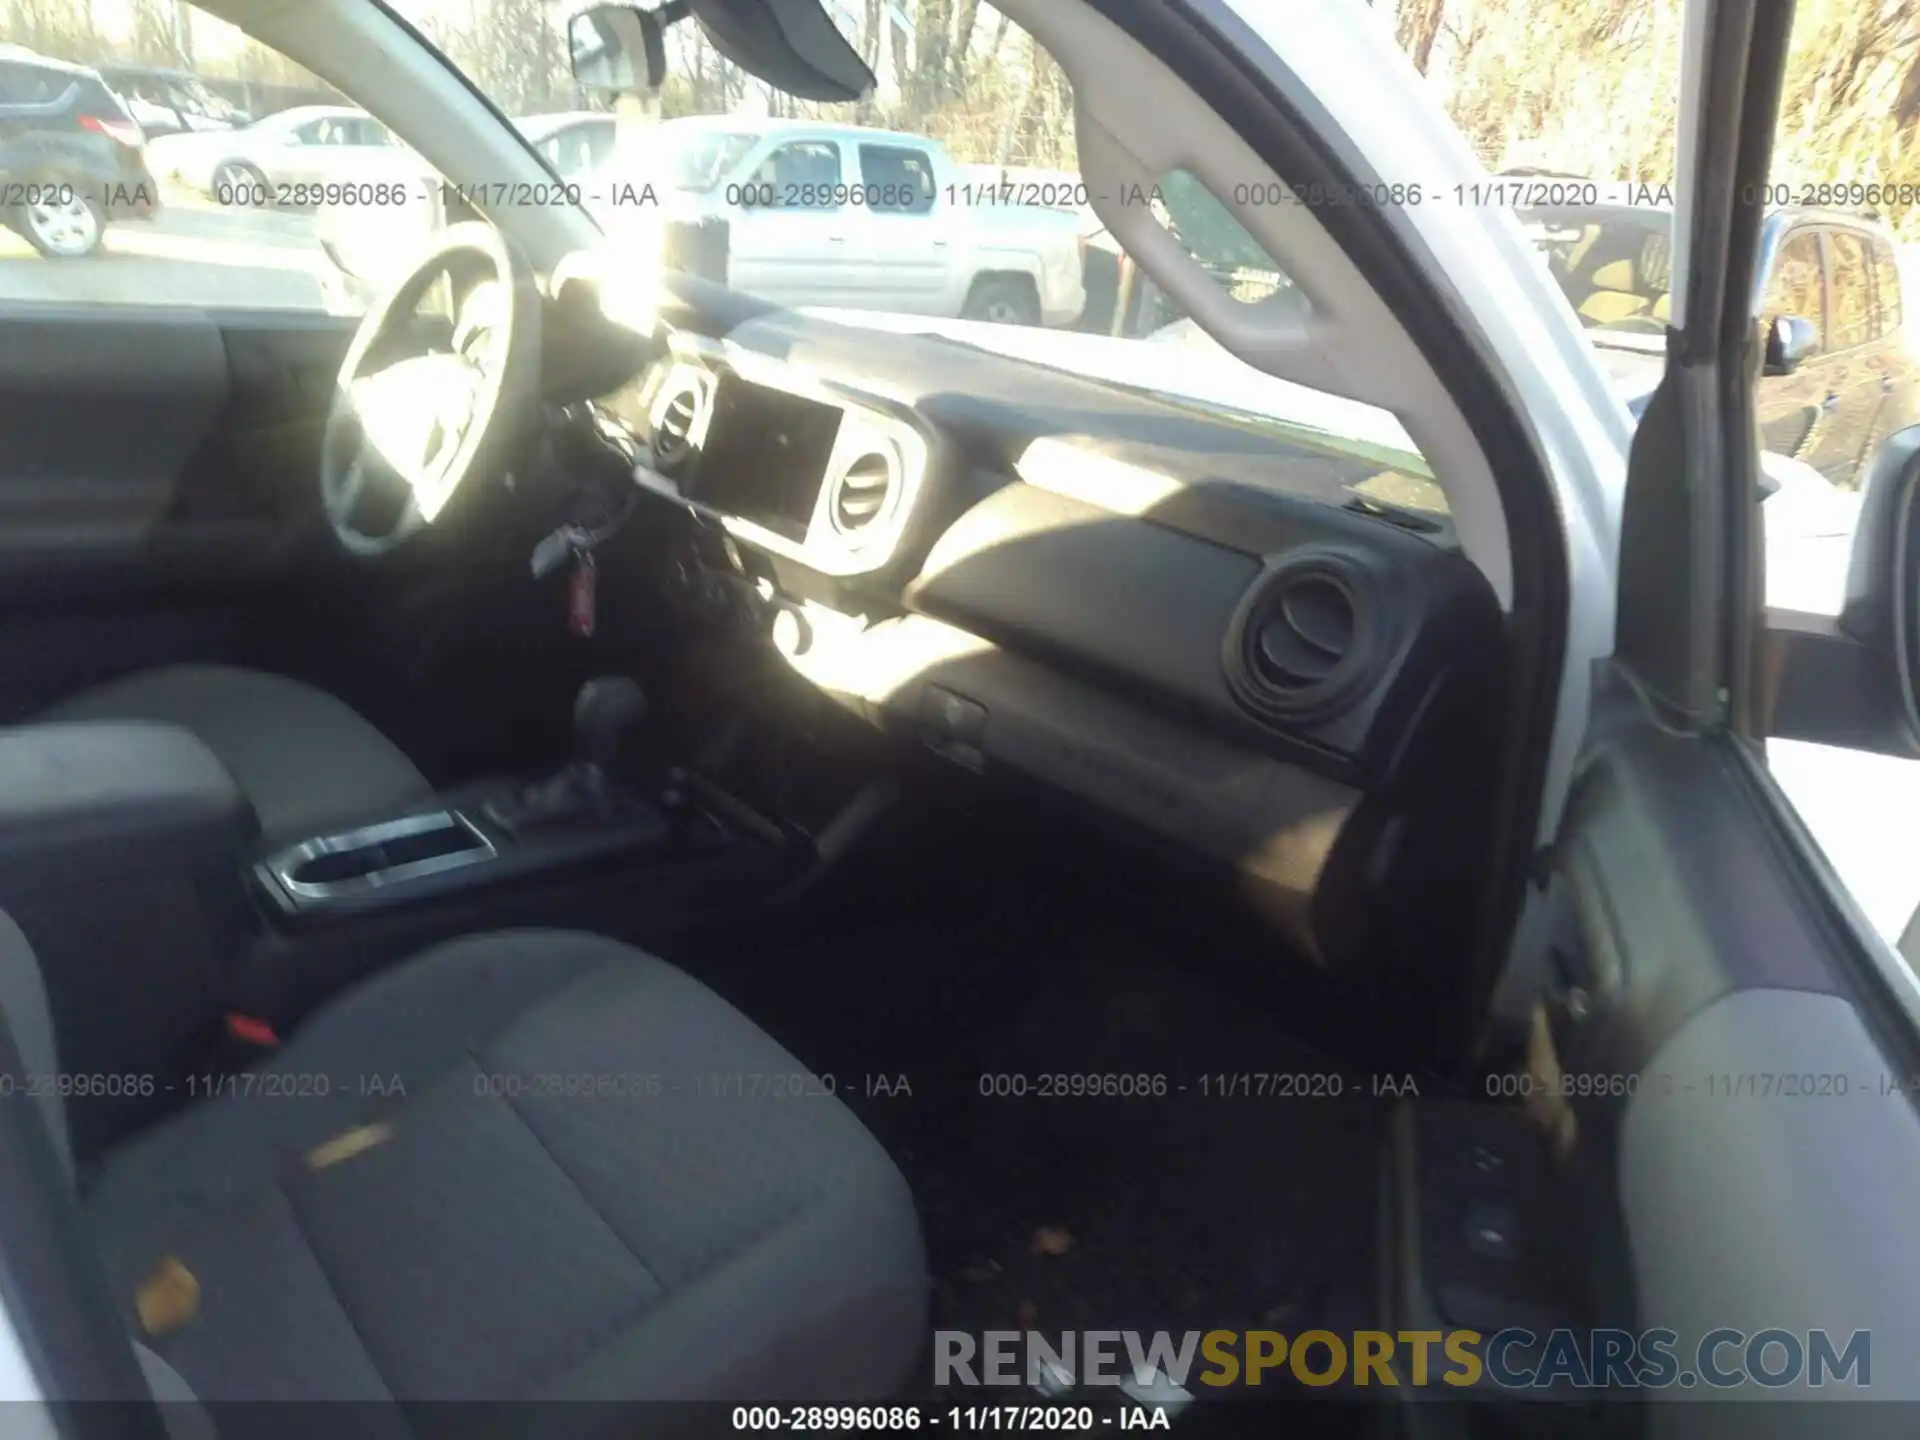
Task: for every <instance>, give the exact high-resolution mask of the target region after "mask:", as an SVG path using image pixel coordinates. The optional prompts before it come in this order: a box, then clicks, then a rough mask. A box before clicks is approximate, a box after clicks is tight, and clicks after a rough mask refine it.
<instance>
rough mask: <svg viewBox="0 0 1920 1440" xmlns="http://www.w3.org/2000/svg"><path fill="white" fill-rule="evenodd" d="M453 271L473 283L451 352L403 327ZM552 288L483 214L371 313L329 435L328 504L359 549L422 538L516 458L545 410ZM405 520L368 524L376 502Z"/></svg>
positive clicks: (324, 453)
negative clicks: (459, 495)
mask: <svg viewBox="0 0 1920 1440" xmlns="http://www.w3.org/2000/svg"><path fill="white" fill-rule="evenodd" d="M443 276H446V277H449V278H450V279H457V280H461V281H468V280H470V281H471V283H470V284H467V285H466V288H465V289H464V291H462V292H459V293H460V294H461V298H460V303H459V310H458V313H457V314H456V315H455V316H454V327H453V342H452V345H451V347H450V348H448V349H444V350H442V349H432V350H424V351H422V350H421V348H420V346H419V345H418V344H417V343H416V342H413V341H412V340H411V337H409V336H408V335H407V334H406V333H405V332H406V330H407V327H408V326H409V325H411V324H412V323H413V320H414V316H415V312H416V311H417V310H418V308H419V304H420V301H421V298H422V297H423V296H425V295H426V293H427V291H428V290H429V289H430V288H431V287H432V286H433V285H434V283H435V282H436V281H438V280H440V279H441V278H442V277H443ZM539 381H540V291H539V287H538V285H537V283H536V282H535V280H534V275H533V268H532V266H531V265H530V264H528V262H527V259H526V257H525V256H524V255H523V254H522V253H521V252H520V251H519V249H518V248H517V247H516V246H514V245H513V244H512V242H511V241H509V240H508V239H507V238H506V237H505V236H503V235H502V234H501V233H500V232H499V231H497V230H495V229H494V228H493V227H492V226H491V225H487V224H484V223H482V222H480V221H466V222H463V223H461V224H458V225H451V226H449V227H448V228H447V229H446V230H444V231H442V232H441V234H440V235H439V236H437V237H436V238H435V240H434V243H433V246H432V248H431V249H430V250H428V251H427V253H426V254H425V255H423V256H422V257H421V258H420V259H419V261H418V262H416V263H415V264H414V266H413V268H412V269H411V270H409V271H408V272H407V274H406V275H405V276H403V277H402V278H401V279H400V280H399V282H398V283H397V284H395V285H394V286H393V287H392V288H391V289H390V290H389V291H388V292H387V294H385V295H384V296H382V297H381V298H380V299H379V300H377V301H376V302H375V303H374V305H373V306H372V308H371V309H369V310H368V311H367V313H366V315H365V317H364V318H362V320H361V321H360V328H359V330H358V331H357V332H356V333H355V334H354V337H353V344H352V345H351V346H350V347H349V348H348V350H347V358H346V360H345V362H344V363H342V365H341V367H340V376H339V379H338V380H337V381H336V382H335V383H334V387H333V399H332V402H331V404H330V406H329V408H328V411H327V424H326V430H325V432H324V433H323V435H322V437H321V442H320V503H321V507H322V509H323V510H324V512H325V514H326V517H327V521H328V523H329V524H330V525H331V526H332V527H333V533H334V534H335V535H336V536H338V537H339V540H340V543H341V544H342V545H343V546H344V547H346V549H347V550H348V551H349V552H351V553H352V554H355V555H362V556H375V555H384V554H386V553H387V552H388V551H390V550H393V549H395V548H396V547H397V546H399V545H402V544H404V543H405V542H406V541H408V540H410V539H412V538H413V537H414V536H415V535H418V534H419V533H420V532H421V531H423V530H424V529H425V528H426V527H427V526H428V525H430V524H431V523H432V522H433V520H434V519H435V517H437V516H438V515H439V514H440V513H441V512H442V511H443V510H444V509H445V508H446V506H447V502H448V501H449V500H451V499H452V498H453V495H454V493H455V492H456V491H457V490H458V489H459V488H460V486H461V484H462V482H464V481H465V480H466V479H467V477H468V476H469V475H471V474H473V473H474V472H475V471H479V470H486V469H489V468H493V467H503V466H505V465H506V464H508V463H509V462H510V461H511V460H512V458H513V457H514V455H515V454H516V453H517V452H518V448H519V447H520V445H521V444H522V443H523V442H525V441H526V440H528V439H529V438H531V436H532V435H533V433H534V429H535V425H536V423H537V422H538V419H539V415H540V389H539ZM376 499H377V500H378V501H379V502H380V505H381V508H382V509H384V510H385V511H387V512H388V513H393V512H396V511H397V512H398V518H397V519H395V520H394V521H393V522H392V524H391V525H389V526H387V527H386V528H384V529H379V528H376V529H373V530H367V529H362V528H361V519H360V511H361V510H362V509H363V508H368V507H369V506H370V505H371V504H372V503H373V502H374V501H375V500H376Z"/></svg>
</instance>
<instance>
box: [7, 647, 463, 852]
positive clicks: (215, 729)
mask: <svg viewBox="0 0 1920 1440" xmlns="http://www.w3.org/2000/svg"><path fill="white" fill-rule="evenodd" d="M33 718H34V721H35V722H53V723H59V722H64V721H72V720H147V721H153V722H157V723H159V724H165V725H178V726H180V727H181V728H182V729H185V730H190V731H192V732H193V733H194V734H195V735H197V736H198V737H199V738H200V741H201V743H202V744H204V745H205V746H206V747H207V748H208V749H209V750H211V751H212V752H213V753H214V755H215V756H217V757H218V758H219V760H220V763H221V764H222V765H224V766H226V768H227V773H228V774H230V775H232V776H233V778H234V781H235V783H237V784H238V785H239V787H240V789H241V791H242V792H243V793H244V794H245V795H246V797H247V799H248V800H249V801H250V802H251V803H252V805H253V813H254V816H255V818H257V819H258V820H259V822H260V831H261V834H262V836H263V837H264V838H265V839H266V840H267V841H269V842H272V843H291V842H293V841H298V840H304V839H307V838H308V837H310V836H314V835H319V834H323V833H325V832H326V831H329V830H336V829H339V828H340V827H341V826H343V825H349V824H353V823H356V822H358V821H362V820H372V819H377V818H379V817H380V816H382V815H388V814H394V813H397V812H399V811H401V810H403V809H405V808H406V807H407V806H410V805H412V804H415V803H416V802H418V801H422V800H426V799H428V798H430V797H431V796H432V794H433V787H432V786H431V785H430V784H428V783H427V779H426V777H425V776H424V775H422V774H421V773H420V772H419V770H417V769H416V768H415V767H414V764H413V762H412V761H411V760H409V759H407V757H406V756H405V755H403V754H402V753H401V752H400V748H399V747H398V746H397V745H395V744H394V743H393V742H392V741H391V740H389V739H387V737H386V736H384V735H382V734H381V733H380V732H379V731H378V730H376V729H374V728H373V726H372V725H370V724H369V723H368V722H367V721H365V720H363V719H362V718H361V717H360V716H359V715H358V714H357V713H355V712H354V711H353V710H352V709H351V708H350V707H349V706H347V705H346V704H345V703H344V702H343V701H341V700H339V699H337V698H335V697H334V696H332V695H329V694H328V693H327V692H326V691H324V690H320V689H316V688H315V687H314V686H312V685H305V684H302V683H301V682H300V681H298V680H290V679H288V678H287V677H285V676H283V675H272V674H268V673H267V672H266V671H263V670H243V669H238V668H236V667H233V666H229V665H168V666H163V667H161V668H158V669H154V670H142V671H138V672H136V673H134V674H132V675H128V676H126V677H125V678H123V679H120V680H114V681H110V682H108V683H107V684H105V685H100V686H96V687H95V688H93V689H91V690H85V691H82V692H81V693H80V694H78V695H75V696H73V697H71V698H69V699H67V700H64V701H62V702H60V703H59V704H57V705H55V706H53V707H52V708H51V709H48V710H45V711H42V712H41V713H40V714H39V715H37V716H35V717H33Z"/></svg>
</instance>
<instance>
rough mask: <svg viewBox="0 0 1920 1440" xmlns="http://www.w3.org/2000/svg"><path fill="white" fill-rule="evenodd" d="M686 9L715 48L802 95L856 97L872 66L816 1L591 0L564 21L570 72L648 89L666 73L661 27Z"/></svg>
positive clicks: (613, 89) (633, 89)
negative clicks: (646, 1)
mask: <svg viewBox="0 0 1920 1440" xmlns="http://www.w3.org/2000/svg"><path fill="white" fill-rule="evenodd" d="M689 15H691V16H692V17H693V18H694V19H695V20H697V21H698V22H699V24H700V28H701V29H702V30H704V31H705V32H706V35H707V39H708V40H709V41H711V42H712V44H713V48H714V49H715V50H717V51H719V52H720V54H721V55H722V56H724V57H725V58H726V59H728V60H731V61H732V62H733V63H734V64H736V65H738V66H739V67H740V68H741V69H742V70H745V71H746V72H747V73H748V74H750V75H752V76H754V77H755V78H757V79H760V80H764V81H766V82H767V84H769V85H771V86H773V88H774V89H776V90H780V91H784V92H785V93H786V94H788V95H793V96H797V97H798V98H799V99H802V100H821V101H828V102H838V101H848V100H858V99H859V98H860V97H861V96H863V95H865V94H866V93H867V92H868V91H869V90H871V89H872V88H873V84H874V80H873V72H872V71H871V70H869V69H868V68H867V65H866V62H865V61H864V60H862V59H861V58H860V55H859V52H857V51H856V50H855V49H854V48H853V46H852V45H850V44H848V43H847V40H846V37H845V36H843V35H842V34H841V33H840V31H839V30H838V29H837V28H836V27H835V26H834V23H833V21H832V20H831V19H829V18H828V15H827V12H826V10H825V9H824V8H823V7H822V4H821V0H668V3H666V4H664V5H661V6H660V7H659V8H658V9H654V10H641V9H639V8H638V7H637V6H633V5H595V6H593V7H591V8H590V9H587V10H584V11H582V12H581V13H580V14H578V15H576V16H574V18H573V20H572V21H571V22H569V24H568V27H567V39H568V46H569V49H570V50H571V52H572V56H573V74H574V78H575V79H576V80H578V81H579V82H580V84H581V85H583V86H585V87H586V88H588V89H590V90H597V91H599V92H601V93H603V94H606V93H613V94H621V93H626V94H636V93H637V94H651V93H654V92H657V91H658V90H659V88H660V86H661V84H662V83H664V81H665V80H666V71H667V62H666V43H665V38H664V36H665V32H666V30H667V28H668V27H669V26H671V25H674V24H676V23H678V22H679V21H681V20H684V19H685V18H686V17H687V16H689Z"/></svg>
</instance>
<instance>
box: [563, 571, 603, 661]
mask: <svg viewBox="0 0 1920 1440" xmlns="http://www.w3.org/2000/svg"><path fill="white" fill-rule="evenodd" d="M598 579H599V576H598V574H597V572H596V571H595V570H594V568H593V556H592V555H589V554H586V553H584V552H583V553H582V554H581V556H580V559H579V561H578V562H577V563H576V564H575V565H574V567H573V582H572V584H571V586H570V587H569V588H568V590H567V629H568V630H570V631H572V632H573V633H574V634H575V635H578V636H579V637H580V638H581V639H583V640H586V639H590V638H591V637H592V635H593V620H594V611H595V608H596V597H595V588H596V584H597V581H598Z"/></svg>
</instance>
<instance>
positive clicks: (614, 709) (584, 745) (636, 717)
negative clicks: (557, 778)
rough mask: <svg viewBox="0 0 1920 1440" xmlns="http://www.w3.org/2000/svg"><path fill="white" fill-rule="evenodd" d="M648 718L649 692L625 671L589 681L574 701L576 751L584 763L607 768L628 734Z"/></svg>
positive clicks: (611, 766) (598, 768)
mask: <svg viewBox="0 0 1920 1440" xmlns="http://www.w3.org/2000/svg"><path fill="white" fill-rule="evenodd" d="M646 718H647V692H646V691H644V690H642V689H641V688H640V682H639V681H637V680H630V679H628V678H627V677H626V676H624V675H603V676H600V677H598V678H596V679H593V680H589V681H587V683H586V684H584V685H582V686H581V687H580V693H579V695H577V696H576V697H575V698H574V702H573V753H574V758H575V759H577V760H578V761H579V762H580V763H581V764H583V765H589V766H592V767H593V768H594V769H595V770H597V771H600V772H603V773H604V772H606V771H608V770H611V769H612V768H613V763H614V761H615V760H617V759H618V758H619V756H620V745H621V742H622V740H624V739H625V737H626V736H627V734H628V733H629V732H630V731H632V730H635V729H637V728H638V727H639V725H640V723H641V722H642V721H643V720H645V719H646Z"/></svg>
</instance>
